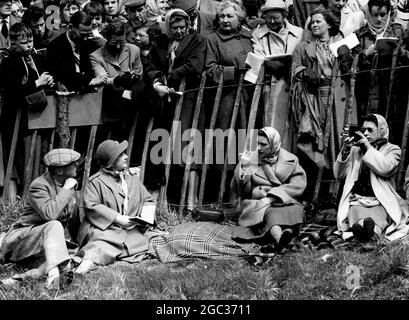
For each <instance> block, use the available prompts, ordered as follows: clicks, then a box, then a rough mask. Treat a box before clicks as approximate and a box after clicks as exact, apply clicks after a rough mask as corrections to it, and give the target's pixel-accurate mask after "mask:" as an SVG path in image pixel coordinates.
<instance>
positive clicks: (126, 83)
mask: <svg viewBox="0 0 409 320" xmlns="http://www.w3.org/2000/svg"><path fill="white" fill-rule="evenodd" d="M134 83H135V81H134V80H133V78H132V75H131V73H130V72H129V71H127V72H125V73H123V74H121V75H119V76H116V77H115V78H114V85H115V86H117V87H122V88H124V89H128V90H129V89H131V88H132V85H133V84H134Z"/></svg>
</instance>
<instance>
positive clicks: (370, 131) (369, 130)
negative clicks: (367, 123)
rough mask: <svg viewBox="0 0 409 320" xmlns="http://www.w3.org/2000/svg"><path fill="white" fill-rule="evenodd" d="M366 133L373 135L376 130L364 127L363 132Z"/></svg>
mask: <svg viewBox="0 0 409 320" xmlns="http://www.w3.org/2000/svg"><path fill="white" fill-rule="evenodd" d="M365 131H368V132H369V133H372V132H373V131H374V129H373V128H367V127H362V128H361V132H362V133H364V132H365Z"/></svg>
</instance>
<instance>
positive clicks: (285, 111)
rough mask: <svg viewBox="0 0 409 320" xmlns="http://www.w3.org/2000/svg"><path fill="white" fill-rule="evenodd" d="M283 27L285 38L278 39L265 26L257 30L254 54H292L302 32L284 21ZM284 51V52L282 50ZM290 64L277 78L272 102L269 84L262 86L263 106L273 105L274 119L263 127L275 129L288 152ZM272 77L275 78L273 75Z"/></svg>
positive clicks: (290, 140)
mask: <svg viewBox="0 0 409 320" xmlns="http://www.w3.org/2000/svg"><path fill="white" fill-rule="evenodd" d="M285 27H286V28H287V29H288V35H287V36H286V37H279V36H278V35H277V33H275V32H273V31H272V30H271V29H270V28H269V27H268V26H267V25H264V26H262V27H259V28H257V29H256V30H255V31H254V32H253V37H252V41H253V47H254V53H256V54H258V55H261V56H268V55H275V54H285V53H289V54H293V52H294V50H295V48H296V46H297V44H298V43H299V42H300V41H301V38H302V32H303V30H302V29H301V28H299V27H296V26H294V25H292V24H291V23H289V22H288V21H287V20H286V21H285ZM276 41H279V42H281V45H280V46H277V45H276V43H275V42H276ZM282 49H284V50H282ZM290 66H291V61H290V64H289V65H288V70H286V74H285V75H284V76H283V77H277V79H276V80H277V81H276V84H275V86H274V90H275V91H274V94H273V96H272V101H269V97H270V90H271V87H270V84H269V83H268V84H266V85H264V89H263V100H264V106H265V108H266V107H267V105H266V103H267V101H269V104H270V105H271V104H272V105H273V110H272V111H273V113H274V115H275V116H274V117H273V119H272V123H265V124H264V125H265V126H271V127H273V128H274V129H276V130H277V131H278V132H279V133H280V136H281V137H282V140H283V145H282V147H283V148H284V149H286V150H288V151H292V150H291V149H293V148H292V136H291V133H290V131H288V132H286V131H285V127H286V122H287V120H288V118H289V111H290V105H289V103H288V100H289V91H290ZM273 76H275V75H274V74H273Z"/></svg>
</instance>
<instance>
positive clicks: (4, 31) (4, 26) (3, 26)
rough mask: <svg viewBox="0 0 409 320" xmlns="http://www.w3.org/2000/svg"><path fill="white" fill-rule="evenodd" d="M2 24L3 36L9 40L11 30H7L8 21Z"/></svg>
mask: <svg viewBox="0 0 409 320" xmlns="http://www.w3.org/2000/svg"><path fill="white" fill-rule="evenodd" d="M2 23H3V25H2V26H1V34H2V35H3V36H4V38H8V36H9V29H8V28H7V21H6V20H3V21H2Z"/></svg>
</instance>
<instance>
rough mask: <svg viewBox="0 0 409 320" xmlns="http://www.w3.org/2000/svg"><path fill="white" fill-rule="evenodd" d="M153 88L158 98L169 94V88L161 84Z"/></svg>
mask: <svg viewBox="0 0 409 320" xmlns="http://www.w3.org/2000/svg"><path fill="white" fill-rule="evenodd" d="M153 88H154V89H155V91H156V93H157V94H158V95H159V96H160V97H163V96H166V95H168V94H169V88H168V87H167V86H164V85H162V84H161V83H156V84H155V85H154V86H153Z"/></svg>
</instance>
